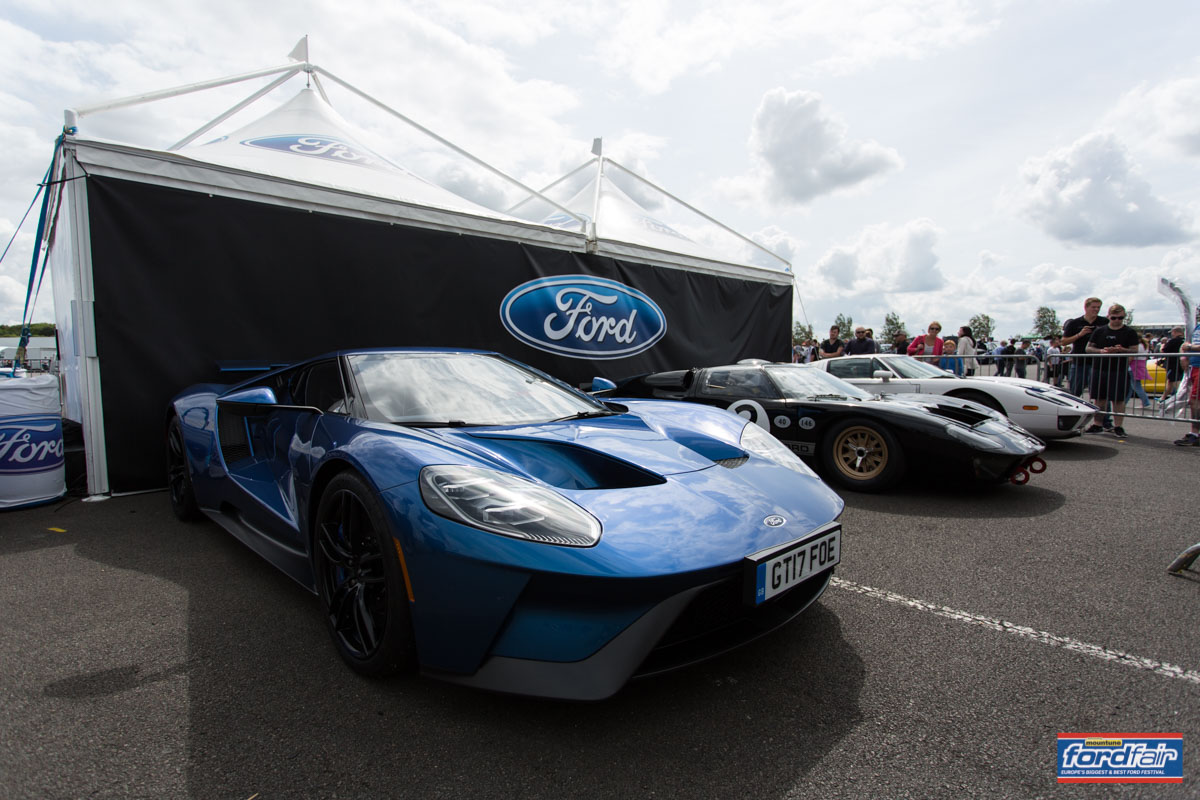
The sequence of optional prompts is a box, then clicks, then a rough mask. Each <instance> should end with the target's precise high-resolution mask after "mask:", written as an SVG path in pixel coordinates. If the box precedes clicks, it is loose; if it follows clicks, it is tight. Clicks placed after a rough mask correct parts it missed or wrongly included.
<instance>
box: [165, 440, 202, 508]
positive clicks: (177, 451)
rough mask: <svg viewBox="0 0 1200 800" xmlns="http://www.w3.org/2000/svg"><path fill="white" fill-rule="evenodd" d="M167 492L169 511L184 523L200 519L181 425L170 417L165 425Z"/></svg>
mask: <svg viewBox="0 0 1200 800" xmlns="http://www.w3.org/2000/svg"><path fill="white" fill-rule="evenodd" d="M167 491H168V492H169V493H170V495H171V510H172V511H174V512H175V516H176V517H178V518H179V519H181V520H183V521H184V522H190V521H192V520H196V519H199V518H200V516H201V515H200V506H199V505H198V504H197V503H196V492H195V490H194V489H193V488H192V471H191V469H190V468H189V467H188V463H187V450H186V446H185V445H184V440H183V424H182V423H181V422H180V421H179V417H171V421H170V423H168V424H167Z"/></svg>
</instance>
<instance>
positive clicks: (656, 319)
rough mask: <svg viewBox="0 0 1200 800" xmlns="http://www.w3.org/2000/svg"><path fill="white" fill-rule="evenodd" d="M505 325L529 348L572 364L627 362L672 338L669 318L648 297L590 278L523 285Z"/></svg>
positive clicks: (510, 299) (503, 316)
mask: <svg viewBox="0 0 1200 800" xmlns="http://www.w3.org/2000/svg"><path fill="white" fill-rule="evenodd" d="M500 320H501V321H502V322H503V323H504V327H505V328H507V329H508V332H509V333H511V334H512V335H513V336H515V337H516V338H518V339H520V340H521V341H523V342H525V343H526V344H528V345H531V346H533V347H536V348H537V349H539V350H545V351H546V352H547V353H558V354H559V355H564V356H569V357H571V358H587V359H612V358H626V357H628V356H632V355H635V354H637V353H641V352H643V351H644V350H648V349H649V348H651V347H653V346H654V344H655V343H656V342H657V341H658V340H659V339H661V338H663V336H665V335H666V333H667V318H666V317H665V316H664V315H663V312H662V309H660V308H659V307H658V305H657V304H655V302H654V301H653V300H651V299H650V298H649V297H648V296H646V295H645V294H643V293H642V292H639V291H638V290H637V289H633V288H630V287H628V286H626V285H625V284H623V283H618V282H617V281H613V280H608V279H606V278H594V277H591V276H588V275H559V276H557V277H553V278H539V279H538V280H534V281H529V282H527V283H523V284H521V285H520V286H518V287H517V288H515V289H513V290H512V291H511V292H509V293H508V294H507V295H506V296H505V298H504V301H503V302H502V303H501V304H500Z"/></svg>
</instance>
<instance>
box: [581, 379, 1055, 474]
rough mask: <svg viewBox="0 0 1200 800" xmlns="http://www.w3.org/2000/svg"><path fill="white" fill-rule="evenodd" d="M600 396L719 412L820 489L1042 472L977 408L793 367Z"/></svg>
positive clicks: (653, 383) (650, 382) (1038, 448)
mask: <svg viewBox="0 0 1200 800" xmlns="http://www.w3.org/2000/svg"><path fill="white" fill-rule="evenodd" d="M833 360H835V361H836V360H839V359H833ZM603 394H605V395H609V396H613V397H617V398H625V397H655V398H660V399H668V400H683V401H687V402H691V403H702V404H704V405H710V406H716V407H718V408H725V409H728V410H729V411H732V412H734V413H736V414H739V415H741V416H744V417H746V418H747V419H749V420H750V421H751V422H753V423H754V424H756V425H758V426H760V427H761V428H762V429H763V430H764V431H768V432H770V433H771V434H772V435H773V436H775V437H776V438H778V439H779V440H780V441H781V442H783V443H784V444H786V445H787V446H788V447H789V448H790V449H791V450H792V451H793V452H795V453H796V454H798V455H800V456H802V457H804V458H807V459H809V460H810V461H811V462H812V463H813V464H814V465H815V466H816V468H817V469H818V470H820V472H821V474H822V476H823V477H825V478H826V479H827V480H829V481H831V482H833V483H835V484H837V485H839V486H841V487H843V488H846V489H853V490H856V491H864V492H877V491H882V490H885V489H887V488H888V487H890V486H891V485H892V484H894V483H895V482H896V481H897V480H898V479H899V478H900V477H901V476H902V475H904V473H905V470H906V468H907V469H912V470H917V471H919V472H922V473H932V472H944V473H952V474H955V475H958V476H963V475H966V476H971V477H974V478H976V479H979V480H982V481H989V482H998V481H1005V480H1009V479H1010V478H1012V477H1013V476H1014V475H1019V476H1021V478H1019V479H1018V480H1019V482H1024V480H1028V473H1027V472H1026V469H1027V468H1028V467H1030V466H1032V467H1033V468H1034V470H1036V471H1041V469H1042V468H1044V466H1045V462H1043V461H1041V460H1040V458H1039V456H1040V454H1041V453H1042V451H1043V450H1044V449H1045V445H1043V444H1042V442H1040V441H1039V440H1037V439H1036V438H1034V437H1033V436H1031V435H1030V434H1028V433H1027V432H1025V431H1023V430H1021V429H1020V428H1018V427H1016V426H1014V425H1013V424H1011V423H1010V422H1009V421H1008V420H1007V419H1005V418H1004V417H1003V416H1002V415H1001V414H998V413H996V412H994V411H992V410H990V409H988V408H986V407H984V406H981V405H978V404H976V403H973V402H971V401H969V400H960V399H956V398H952V397H937V396H931V395H917V394H907V395H897V396H893V397H878V396H873V395H871V394H869V393H868V392H866V391H863V390H862V389H860V388H858V387H856V386H853V385H851V384H849V383H847V382H846V381H843V380H841V379H839V378H836V377H834V376H832V375H830V374H828V373H826V372H824V371H821V370H814V369H810V368H807V367H802V366H801V365H799V364H771V363H769V362H757V361H751V362H744V363H740V364H734V365H729V366H721V367H706V368H703V369H689V370H675V371H672V372H659V373H654V374H650V375H642V376H638V377H636V378H631V379H629V380H626V381H622V382H620V383H619V384H617V386H616V387H615V388H613V389H610V390H608V391H606V392H604V393H603ZM622 402H623V400H622Z"/></svg>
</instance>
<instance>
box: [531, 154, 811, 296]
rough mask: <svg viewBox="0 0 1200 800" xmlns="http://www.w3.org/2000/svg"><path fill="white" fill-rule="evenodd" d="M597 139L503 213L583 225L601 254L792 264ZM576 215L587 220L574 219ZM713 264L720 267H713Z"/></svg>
mask: <svg viewBox="0 0 1200 800" xmlns="http://www.w3.org/2000/svg"><path fill="white" fill-rule="evenodd" d="M601 146H602V145H601V140H599V139H597V140H596V142H595V145H594V146H593V152H594V153H596V154H597V155H596V158H593V159H591V160H590V161H588V162H587V163H585V164H583V165H581V166H579V167H577V168H575V169H574V170H572V171H571V172H568V173H567V174H566V175H564V176H562V177H561V178H559V179H558V180H556V181H554V182H553V183H551V184H550V185H549V186H547V187H545V188H543V189H542V190H541V192H538V193H535V194H532V195H530V196H529V197H527V198H525V199H524V200H522V201H521V202H520V203H517V204H516V205H515V206H513V207H512V208H510V209H509V213H511V214H514V215H517V216H520V217H522V218H524V219H530V220H538V221H540V222H542V223H544V224H546V225H552V226H554V227H556V228H559V229H562V230H568V231H582V232H586V233H587V234H588V237H589V240H591V241H592V242H594V244H593V247H594V249H595V252H598V253H601V254H603V255H613V256H617V257H621V256H632V257H637V253H639V252H641V251H644V250H645V249H650V250H653V251H655V252H657V253H659V254H660V258H666V259H671V260H676V261H677V262H678V263H679V264H680V265H683V264H685V263H686V264H687V265H689V266H697V265H699V264H707V265H710V266H716V265H725V268H726V269H730V270H733V271H738V270H743V269H745V270H765V271H768V272H775V273H780V274H787V273H790V272H791V265H790V264H789V263H788V262H787V261H785V260H784V259H783V258H780V257H779V256H778V255H776V254H775V253H772V252H771V251H770V250H767V249H766V248H765V247H763V246H762V245H760V244H759V243H758V242H755V241H753V240H752V239H749V238H747V237H745V236H743V235H742V234H740V233H738V232H737V231H735V230H733V229H732V228H729V227H728V226H726V225H724V224H722V223H720V222H718V221H717V220H715V219H713V218H712V217H710V216H708V215H707V214H705V213H704V212H702V211H700V210H699V209H697V208H695V207H693V206H691V205H689V204H688V203H686V202H684V201H683V200H681V199H679V198H678V197H676V196H675V195H673V194H671V193H670V192H668V191H667V190H665V189H663V188H662V187H660V186H658V185H656V184H654V183H652V182H650V181H649V180H647V179H646V178H644V177H642V176H640V175H638V174H637V173H635V172H633V171H632V170H630V169H628V168H626V167H624V166H622V165H621V164H620V163H618V162H617V161H615V160H613V159H611V158H609V157H607V156H604V155H602V154H601V153H600V151H601ZM613 173H616V174H618V175H619V176H620V177H621V178H622V179H623V181H624V183H625V184H626V185H627V186H629V187H631V190H632V189H636V190H637V191H638V193H639V194H640V195H643V196H645V197H647V198H648V199H651V200H653V201H655V202H656V204H658V205H659V206H661V207H663V208H665V207H666V206H668V205H670V206H674V207H675V209H676V210H678V211H682V213H683V215H684V216H685V217H688V218H690V222H691V223H692V226H691V228H689V230H688V233H686V234H685V233H684V232H681V231H680V230H679V229H678V227H676V226H674V225H672V224H670V223H668V222H666V221H664V220H663V219H661V218H660V217H659V216H658V215H657V213H652V212H651V211H649V210H648V209H647V208H646V207H645V206H643V205H642V204H641V203H639V202H638V201H637V200H635V199H634V198H633V197H631V196H630V195H629V193H628V192H626V191H625V190H624V189H622V188H621V186H619V185H618V184H617V183H616V181H614V179H613ZM581 181H582V184H581ZM550 200H557V201H559V202H560V203H561V206H565V207H566V208H567V209H569V210H570V211H571V212H574V213H573V214H567V213H563V211H561V210H560V209H559V208H555V207H552V206H550V205H549V204H548V202H547V201H550ZM580 217H582V218H583V219H584V220H586V224H581V222H580V220H579V218H580ZM689 234H690V235H689ZM698 238H702V239H703V241H698V240H697V239H698ZM714 243H720V244H714ZM721 245H723V246H721ZM665 254H670V255H665ZM748 256H753V257H748ZM759 262H761V263H759ZM764 264H765V266H763V265H764ZM716 271H721V268H720V267H716Z"/></svg>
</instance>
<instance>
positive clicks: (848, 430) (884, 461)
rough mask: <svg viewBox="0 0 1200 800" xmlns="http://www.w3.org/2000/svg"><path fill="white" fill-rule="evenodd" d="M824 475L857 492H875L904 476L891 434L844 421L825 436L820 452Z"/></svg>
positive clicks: (876, 425) (858, 421)
mask: <svg viewBox="0 0 1200 800" xmlns="http://www.w3.org/2000/svg"><path fill="white" fill-rule="evenodd" d="M821 459H822V461H823V462H824V464H825V473H826V475H827V476H828V477H829V478H830V479H831V480H832V481H834V482H835V483H837V484H838V485H840V486H843V487H845V488H847V489H854V490H855V491H859V492H878V491H882V490H883V489H886V488H887V487H888V486H890V485H891V484H892V483H894V482H895V481H896V480H897V479H898V478H899V477H900V475H901V474H903V472H904V454H903V453H902V452H901V451H900V446H899V444H898V443H897V442H896V437H894V436H893V435H892V434H891V432H890V431H889V430H888V429H887V428H885V427H884V426H882V425H880V424H879V423H877V422H874V421H872V420H865V419H848V420H844V421H842V422H839V423H838V424H836V425H834V426H833V428H832V429H830V431H829V432H828V433H827V434H826V436H825V439H824V443H823V446H822V451H821Z"/></svg>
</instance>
